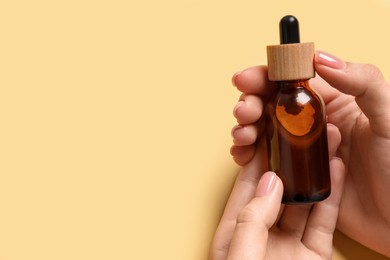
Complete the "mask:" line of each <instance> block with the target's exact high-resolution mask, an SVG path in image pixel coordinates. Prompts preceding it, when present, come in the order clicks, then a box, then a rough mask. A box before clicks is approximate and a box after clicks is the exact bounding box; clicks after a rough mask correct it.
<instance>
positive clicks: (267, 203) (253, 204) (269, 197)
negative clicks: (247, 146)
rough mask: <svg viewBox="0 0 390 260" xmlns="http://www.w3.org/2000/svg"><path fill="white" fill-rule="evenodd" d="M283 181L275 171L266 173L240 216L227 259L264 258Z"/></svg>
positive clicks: (278, 206) (277, 210) (280, 196)
mask: <svg viewBox="0 0 390 260" xmlns="http://www.w3.org/2000/svg"><path fill="white" fill-rule="evenodd" d="M282 194H283V184H282V182H281V180H280V179H279V177H277V176H276V174H275V173H273V172H267V173H265V174H264V175H263V176H262V177H261V179H260V181H259V185H258V186H257V189H256V193H255V198H253V199H252V200H251V201H250V202H249V204H248V205H247V206H246V207H245V208H244V209H243V210H241V212H240V214H239V215H238V218H237V224H236V226H235V230H234V235H233V239H232V241H231V244H230V248H229V255H228V258H227V259H263V257H264V255H265V251H266V246H267V239H268V230H269V229H270V228H271V226H272V225H273V224H274V223H275V221H276V218H277V216H278V212H279V210H280V205H281V200H282Z"/></svg>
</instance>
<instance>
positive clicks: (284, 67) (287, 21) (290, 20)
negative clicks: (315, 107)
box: [267, 15, 315, 81]
mask: <svg viewBox="0 0 390 260" xmlns="http://www.w3.org/2000/svg"><path fill="white" fill-rule="evenodd" d="M279 32H280V45H271V46H267V59H268V79H269V80H271V81H289V80H305V79H310V78H313V77H314V76H315V71H314V66H313V58H314V43H313V42H307V43H300V39H299V38H300V37H299V22H298V19H297V18H295V17H294V16H292V15H287V16H285V17H283V18H282V19H281V20H280V23H279Z"/></svg>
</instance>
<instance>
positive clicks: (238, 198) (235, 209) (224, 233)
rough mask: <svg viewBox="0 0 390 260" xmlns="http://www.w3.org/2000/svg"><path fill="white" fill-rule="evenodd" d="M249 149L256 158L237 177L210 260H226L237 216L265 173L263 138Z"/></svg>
mask: <svg viewBox="0 0 390 260" xmlns="http://www.w3.org/2000/svg"><path fill="white" fill-rule="evenodd" d="M251 147H253V154H252V156H256V160H251V161H250V162H249V163H247V164H246V165H245V166H244V167H243V168H242V169H241V171H240V173H239V175H238V176H237V179H236V182H235V184H234V187H233V190H232V192H231V194H230V197H229V200H228V202H227V204H226V207H225V211H224V213H223V216H222V218H221V221H220V223H219V226H218V229H217V231H216V233H215V237H214V241H213V245H212V250H211V255H212V259H214V260H217V259H226V255H227V252H228V249H229V245H230V241H231V239H232V236H233V231H234V228H235V225H236V220H237V216H238V215H239V213H240V211H241V210H242V209H243V208H244V207H245V206H246V205H247V204H248V203H249V201H250V200H251V199H252V198H253V197H254V195H255V191H256V187H257V186H258V183H259V179H260V177H261V175H262V173H264V172H266V171H267V167H268V164H267V160H268V158H267V156H266V143H265V139H264V138H263V137H261V138H259V140H258V142H257V143H256V147H255V146H254V145H252V146H251ZM236 148H238V147H236Z"/></svg>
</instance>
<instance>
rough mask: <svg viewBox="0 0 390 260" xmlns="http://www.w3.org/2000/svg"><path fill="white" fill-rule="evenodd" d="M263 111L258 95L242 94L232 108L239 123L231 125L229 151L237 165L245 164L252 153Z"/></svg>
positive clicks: (251, 156)
mask: <svg viewBox="0 0 390 260" xmlns="http://www.w3.org/2000/svg"><path fill="white" fill-rule="evenodd" d="M262 112H263V102H262V100H261V99H260V97H259V96H255V95H242V96H241V97H240V101H239V102H238V104H237V105H236V107H235V108H234V111H233V114H234V116H235V117H236V118H237V122H238V123H239V125H237V126H235V127H233V129H232V137H233V143H234V145H233V146H232V148H231V150H230V153H231V155H232V156H233V159H234V161H235V162H236V163H237V164H238V165H241V166H243V165H245V164H247V163H248V162H249V161H250V160H251V159H252V158H253V155H254V152H255V147H254V145H253V144H254V143H255V142H256V140H257V137H258V135H259V128H260V125H261V122H259V118H260V117H261V115H262Z"/></svg>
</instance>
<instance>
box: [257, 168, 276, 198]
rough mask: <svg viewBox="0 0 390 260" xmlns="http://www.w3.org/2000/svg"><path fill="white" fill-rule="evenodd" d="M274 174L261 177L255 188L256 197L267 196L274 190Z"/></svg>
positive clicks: (267, 173)
mask: <svg viewBox="0 0 390 260" xmlns="http://www.w3.org/2000/svg"><path fill="white" fill-rule="evenodd" d="M275 183H276V174H275V173H274V172H266V173H264V174H263V176H261V178H260V182H259V185H258V187H257V192H256V193H257V196H259V197H263V196H267V195H268V194H270V193H271V192H272V190H273V189H274V188H275Z"/></svg>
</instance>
